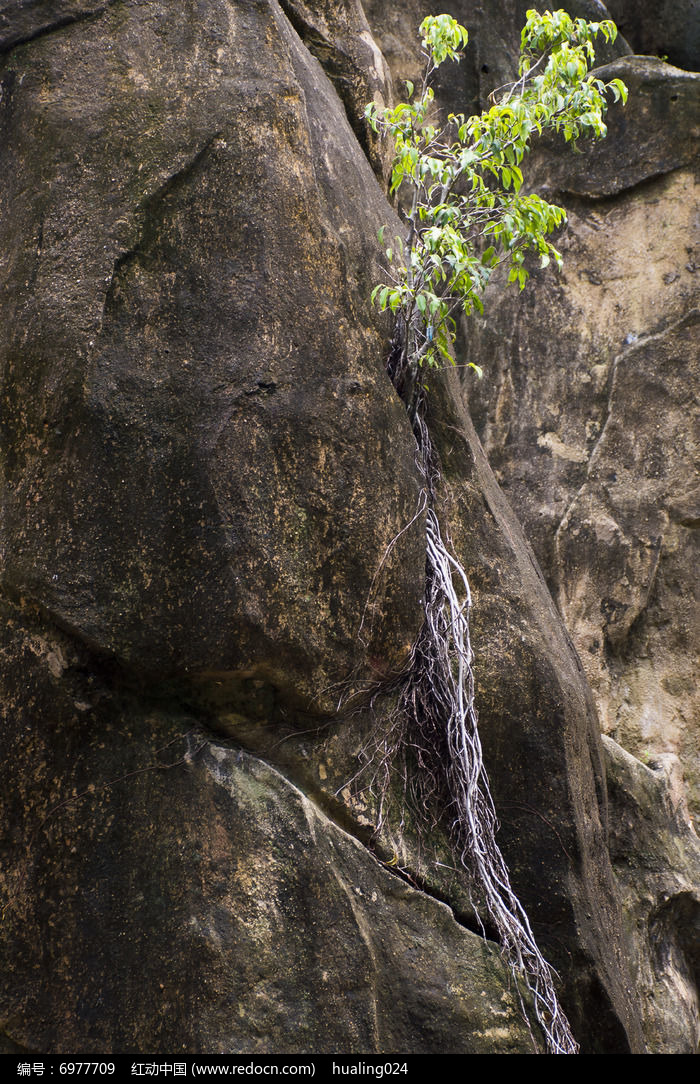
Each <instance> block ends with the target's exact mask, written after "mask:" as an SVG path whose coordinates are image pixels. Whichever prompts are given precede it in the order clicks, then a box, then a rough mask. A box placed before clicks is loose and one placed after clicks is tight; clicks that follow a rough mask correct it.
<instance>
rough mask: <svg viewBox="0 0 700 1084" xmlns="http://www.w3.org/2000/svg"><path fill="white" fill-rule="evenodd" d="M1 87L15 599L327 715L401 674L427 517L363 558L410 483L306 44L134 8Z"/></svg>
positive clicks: (252, 24) (403, 438)
mask: <svg viewBox="0 0 700 1084" xmlns="http://www.w3.org/2000/svg"><path fill="white" fill-rule="evenodd" d="M263 43H265V45H264V48H263V47H261V46H262V44H263ZM154 58H156V59H155V62H154ZM2 88H3V90H2V120H1V121H0V123H2V148H3V157H4V163H3V175H4V176H6V177H7V178H8V183H7V184H5V185H3V189H2V195H1V196H0V199H1V200H2V237H1V238H0V244H1V245H2V250H3V253H4V262H3V269H2V274H3V291H4V293H3V296H4V310H5V319H4V320H3V324H2V331H1V332H0V335H1V336H2V344H1V346H0V349H1V351H2V356H3V374H2V391H1V392H0V395H1V396H2V441H3V448H4V451H5V456H4V461H3V472H4V479H3V506H4V512H3V546H4V551H5V560H4V565H3V569H2V578H3V583H4V585H5V590H7V591H9V592H11V593H12V594H13V596H14V597H19V596H22V597H23V598H29V599H32V600H34V601H36V602H39V603H41V605H42V606H44V607H45V608H46V609H47V610H48V611H49V612H50V613H51V615H52V618H53V619H54V620H55V621H56V622H58V623H60V624H61V625H62V626H63V627H65V628H70V629H72V630H73V631H74V632H75V633H76V635H78V636H80V637H81V638H83V639H85V640H86V641H89V642H90V643H91V644H92V645H94V647H95V648H97V649H98V650H101V651H104V652H107V653H109V654H112V655H114V656H116V657H117V658H119V659H120V660H121V661H123V662H125V663H126V664H128V665H130V666H134V667H137V668H140V669H142V670H143V671H144V672H146V673H148V674H149V676H150V678H151V679H152V680H163V679H165V680H174V679H179V680H186V679H188V678H190V677H191V678H192V679H194V680H196V681H198V682H200V681H201V680H202V679H205V680H206V675H215V676H216V677H217V680H228V681H229V682H230V683H231V686H232V695H235V694H236V692H237V686H238V683H239V682H240V680H243V679H244V678H248V677H250V676H251V675H252V676H255V677H257V678H260V679H261V680H265V681H269V682H270V683H271V684H272V685H273V686H274V687H275V689H276V690H278V691H280V695H281V696H282V698H283V699H284V698H285V697H287V698H291V699H294V700H301V701H306V702H307V703H308V702H309V701H312V700H313V701H315V702H316V706H317V707H322V708H323V707H327V706H328V703H329V701H328V700H327V699H325V698H324V696H323V693H322V690H324V689H325V688H326V687H327V686H329V685H330V684H332V683H333V682H334V681H338V680H341V679H344V678H346V677H347V676H348V674H349V673H350V672H351V671H352V670H353V669H355V668H359V670H360V673H362V672H364V673H365V675H366V674H367V673H368V672H370V673H372V672H380V673H381V672H387V671H390V670H391V669H392V668H395V667H396V666H398V665H400V664H401V662H402V661H403V658H404V657H405V654H406V652H407V650H408V648H409V646H410V643H411V641H412V639H413V637H414V635H415V632H416V628H417V622H418V616H419V598H420V579H421V575H422V567H423V554H422V542H421V537H420V531H419V529H418V528H417V527H416V529H414V530H413V531H409V532H408V533H406V534H404V535H402V537H401V539H400V540H399V542H398V543H397V545H396V546H395V547H394V550H393V552H392V554H391V555H390V556H389V558H388V560H387V561H385V562H384V564H383V574H382V575H380V576H378V575H377V574H378V570H379V567H380V564H382V559H383V557H384V553H385V550H386V547H387V545H388V544H389V542H391V540H392V539H393V538H394V536H395V535H396V534H397V533H398V531H399V530H400V529H401V528H402V527H403V526H404V524H405V523H406V522H407V521H408V520H409V519H411V517H412V516H413V513H414V511H415V508H416V502H417V484H416V480H415V470H414V467H413V461H412V452H411V447H412V438H411V435H410V431H409V428H408V425H407V422H406V420H405V417H404V415H403V412H402V409H401V406H400V404H399V403H397V402H396V400H395V398H394V397H393V395H392V393H391V388H390V387H389V386H388V384H387V381H386V378H385V376H384V373H383V371H382V360H381V357H382V344H381V342H382V341H381V338H380V337H379V336H378V335H377V332H376V329H375V327H374V326H373V323H372V316H371V311H370V307H369V294H370V292H371V285H372V282H373V274H374V273H373V268H374V258H375V234H376V229H377V228H378V227H379V225H380V224H381V223H382V222H383V221H384V216H385V213H386V211H385V208H386V205H385V203H384V200H383V197H382V195H381V192H380V191H379V188H378V187H377V185H376V182H375V179H374V176H373V173H372V170H371V168H370V166H369V165H368V163H367V161H366V159H365V158H364V156H363V155H362V154H361V153H360V152H359V149H358V146H357V143H356V140H355V138H354V136H353V134H352V131H351V128H350V126H349V124H348V122H347V120H346V118H345V114H344V111H343V109H342V107H341V105H340V102H339V100H338V98H337V96H336V94H335V92H334V91H333V89H332V87H331V86H330V84H329V83H328V81H327V79H326V78H325V76H324V75H323V73H322V72H321V69H320V67H319V66H318V64H317V63H316V61H314V60H313V59H312V58H311V57H310V56H309V54H308V53H307V52H306V50H305V49H304V48H303V47H302V46H301V43H300V42H299V39H298V38H297V36H296V34H295V33H294V31H293V29H292V28H291V27H290V25H289V24H288V22H287V21H286V19H285V18H284V17H283V15H282V14H281V12H280V11H279V9H278V8H277V6H276V5H275V4H267V3H256V4H252V5H231V4H228V3H212V4H209V5H206V16H204V15H203V13H202V12H201V11H200V8H199V5H197V4H182V5H178V7H177V9H176V10H173V11H172V12H169V14H168V15H167V17H166V16H165V15H164V14H163V12H162V11H161V10H160V9H159V8H158V7H157V6H154V5H153V4H144V3H127V4H120V5H118V7H117V8H114V9H113V8H109V9H108V10H106V11H104V12H103V13H102V14H101V15H100V16H99V18H97V17H96V18H91V19H90V20H86V21H82V22H76V23H73V24H71V25H69V26H66V27H63V28H58V29H54V30H52V32H50V33H49V32H45V33H43V34H42V35H41V36H40V37H38V38H36V39H35V40H33V41H31V42H29V43H28V44H27V45H24V46H21V47H18V48H15V49H14V50H13V51H12V52H10V53H8V54H7V55H6V57H5V59H4V63H3V67H2ZM358 222H362V224H363V227H362V229H361V230H358V228H357V224H358ZM368 604H369V607H370V611H371V612H373V613H374V616H375V618H376V620H375V621H374V622H372V623H368V622H366V623H365V627H366V628H369V627H370V625H371V627H372V628H373V629H374V631H375V634H376V636H375V640H374V642H373V643H370V644H368V645H365V646H364V647H363V646H362V645H361V644H360V641H359V639H358V630H359V627H360V623H361V621H362V617H363V614H364V613H365V608H366V606H367V605H368ZM368 657H371V663H368Z"/></svg>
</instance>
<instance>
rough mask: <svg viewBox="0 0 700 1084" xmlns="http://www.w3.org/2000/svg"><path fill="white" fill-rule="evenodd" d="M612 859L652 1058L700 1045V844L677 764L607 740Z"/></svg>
mask: <svg viewBox="0 0 700 1084" xmlns="http://www.w3.org/2000/svg"><path fill="white" fill-rule="evenodd" d="M603 748H604V751H605V762H606V767H607V776H608V793H609V796H610V826H611V830H610V853H611V856H612V860H613V866H614V869H615V873H616V875H617V878H618V883H619V884H620V886H621V888H622V892H623V901H624V903H623V906H624V911H625V929H626V932H627V938H628V945H629V948H628V951H629V957H630V961H631V964H632V971H633V977H634V984H635V989H636V991H637V994H638V997H639V1004H640V1007H641V1011H642V1014H643V1016H644V1021H645V1035H646V1040H647V1045H648V1049H649V1052H650V1053H668V1054H671V1053H673V1054H696V1053H697V1051H698V1047H699V1045H700V1002H699V1000H698V991H699V990H700V840H698V837H697V835H696V834H695V831H694V829H693V827H692V824H691V823H690V820H689V815H688V808H687V806H686V802H685V796H684V793H683V777H682V772H681V770H680V764H679V762H678V758H677V757H675V756H673V755H672V754H668V753H667V754H662V755H660V756H659V757H656V758H654V757H649V758H647V759H648V763H647V764H642V763H641V762H640V761H639V760H636V759H635V758H634V757H633V756H631V755H630V754H629V753H626V752H625V750H624V749H622V748H621V747H620V746H619V745H618V744H617V743H616V742H614V741H613V740H612V739H611V738H604V739H603Z"/></svg>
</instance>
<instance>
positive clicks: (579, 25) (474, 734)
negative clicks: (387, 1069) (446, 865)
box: [366, 11, 627, 1054]
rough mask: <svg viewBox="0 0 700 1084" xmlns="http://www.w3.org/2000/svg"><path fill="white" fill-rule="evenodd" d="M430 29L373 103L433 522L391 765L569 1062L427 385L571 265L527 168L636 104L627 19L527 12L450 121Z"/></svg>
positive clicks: (396, 351) (444, 21) (408, 395)
mask: <svg viewBox="0 0 700 1084" xmlns="http://www.w3.org/2000/svg"><path fill="white" fill-rule="evenodd" d="M420 32H421V35H422V44H423V50H424V55H425V60H426V63H425V70H424V73H423V78H422V83H421V86H420V89H419V90H418V92H416V88H415V87H414V85H413V84H412V83H410V82H408V83H407V85H406V86H407V91H408V101H406V102H401V103H400V104H399V105H397V106H395V107H394V108H393V109H379V108H378V107H377V106H376V105H375V104H374V103H372V104H370V105H368V106H367V111H366V112H367V118H368V120H369V122H370V124H371V125H372V127H373V128H374V129H375V131H381V132H383V133H384V134H386V135H389V136H392V137H393V139H394V146H395V158H394V167H393V172H392V179H391V190H392V192H396V191H397V190H398V189H399V188H401V186H402V185H403V186H405V188H406V189H407V191H408V195H409V202H410V210H409V211H408V213H407V228H406V233H405V235H404V236H403V237H397V238H396V243H395V246H393V247H389V248H387V249H386V256H387V259H388V261H389V264H390V268H391V270H390V272H389V276H388V277H389V279H390V281H389V282H385V283H380V284H379V285H378V286H376V287H375V289H374V291H373V294H372V298H373V300H374V301H376V302H377V304H378V305H379V308H380V309H381V310H385V309H389V310H390V311H391V312H392V313H394V315H395V316H396V330H395V335H394V339H393V343H392V352H391V355H390V357H389V360H388V362H387V368H388V371H389V374H390V375H391V377H392V379H393V381H394V383H395V385H396V387H397V390H398V391H399V393H400V394H401V395H402V397H403V399H404V402H405V404H406V408H407V410H408V413H409V417H410V419H411V423H412V425H413V432H414V434H415V437H416V441H417V444H418V456H417V459H416V462H417V465H418V467H419V470H420V472H421V474H422V476H423V483H424V495H425V502H424V503H425V515H426V571H425V587H424V591H423V609H424V621H423V626H422V628H421V631H420V633H419V636H418V639H417V641H416V643H415V645H414V647H413V651H412V655H411V662H410V666H409V668H408V669H407V671H406V673H405V674H404V675H403V677H402V679H401V683H400V689H399V697H398V707H397V712H396V716H395V719H394V725H393V727H392V728H390V734H389V735H388V736H387V738H386V741H385V744H384V751H383V753H381V752H380V756H382V759H383V761H384V768H385V770H386V769H387V767H388V763H389V762H390V761H391V760H392V758H393V757H394V756H395V755H396V753H397V751H399V750H401V749H411V750H412V752H413V753H414V755H415V758H416V764H417V765H418V778H417V783H416V789H417V791H418V794H419V796H420V800H421V805H422V806H423V807H424V808H428V807H430V804H431V800H437V801H438V802H439V803H440V804H441V806H442V809H443V814H444V817H445V819H446V823H447V826H448V830H449V832H450V834H451V838H452V842H453V845H454V847H455V849H456V851H457V853H458V854H459V856H460V858H461V860H462V862H463V863H464V865H465V867H466V868H467V869H468V870H469V872H470V874H471V878H472V883H473V885H474V886H475V887H476V888H477V890H478V893H479V895H480V897H481V900H482V901H483V904H484V906H485V908H486V911H487V912H488V915H489V917H490V920H491V922H492V923H493V925H494V927H495V929H496V930H497V931H498V936H499V938H500V941H501V947H502V951H503V953H504V955H505V957H506V959H507V961H508V963H509V965H510V967H511V968H512V970H513V972H514V973H516V974H518V975H519V976H521V977H522V979H523V980H524V982H525V984H526V986H527V987H528V989H529V990H530V992H531V995H532V998H533V1003H534V1010H535V1014H536V1016H537V1019H538V1021H539V1023H540V1025H541V1027H542V1030H543V1032H544V1035H545V1038H546V1042H547V1048H548V1050H549V1051H550V1052H552V1053H563V1054H572V1053H576V1052H577V1050H578V1045H577V1043H576V1040H575V1039H574V1037H573V1035H572V1033H571V1029H570V1027H569V1023H568V1020H567V1019H566V1016H565V1015H564V1013H563V1012H562V1009H561V1007H560V1005H559V1002H558V998H557V994H556V989H555V983H554V975H553V972H552V969H551V968H550V966H549V964H548V963H547V962H546V960H545V959H544V957H543V956H542V954H541V952H540V950H539V948H538V947H537V943H536V941H535V938H534V936H533V933H532V929H531V927H530V923H529V921H528V917H527V915H526V913H525V910H524V909H523V907H522V904H521V903H520V901H519V900H518V898H517V896H516V895H515V893H514V891H513V889H512V887H511V884H510V877H509V874H508V870H507V868H506V864H505V861H504V859H503V856H502V854H501V852H500V849H499V847H498V844H497V842H496V827H497V818H496V812H495V809H494V805H493V800H492V797H491V793H490V790H489V783H488V777H487V775H486V771H485V769H484V765H483V759H482V751H481V741H480V738H479V729H478V716H477V711H476V706H475V701H474V676H473V673H472V658H473V654H472V648H471V644H470V639H469V610H470V606H471V592H470V588H469V581H468V578H467V574H466V572H465V570H464V568H463V566H462V564H461V563H460V561H459V560H458V558H457V557H456V556H455V555H454V554H453V553H452V552H450V549H449V546H448V545H446V543H445V541H444V539H443V537H442V532H441V529H440V522H439V519H438V516H437V513H436V489H437V485H438V482H439V478H440V472H439V462H438V457H437V455H436V453H435V450H434V448H433V445H432V441H431V438H430V432H429V429H428V426H427V424H426V419H425V405H426V396H425V389H424V387H423V386H422V382H421V381H420V380H419V379H418V374H419V372H420V370H421V368H422V367H423V366H439V365H440V364H441V363H442V362H441V359H444V360H446V361H447V362H449V363H454V353H453V347H454V339H455V334H456V323H455V314H456V313H458V311H459V310H460V309H461V310H463V311H464V312H467V313H468V312H471V311H472V310H473V309H474V308H476V309H478V310H479V311H483V308H482V302H481V296H482V294H483V292H484V290H485V288H486V285H487V283H488V281H489V279H490V277H491V275H492V274H493V272H494V270H495V269H496V268H497V267H498V266H499V265H504V266H505V268H506V269H507V273H508V274H507V277H508V280H509V281H510V282H517V283H518V285H519V287H520V289H522V288H523V287H524V285H525V282H526V281H527V277H528V272H527V269H526V267H525V257H526V254H527V253H528V252H535V253H537V254H538V255H539V257H540V263H541V265H542V266H543V267H544V266H546V265H547V264H548V263H549V262H550V260H551V259H554V261H555V262H556V263H557V264H560V263H561V257H560V255H559V253H558V252H557V250H556V248H555V247H554V245H553V244H552V243H551V242H550V241H548V239H547V237H548V235H549V234H550V233H551V232H552V230H554V229H556V227H558V226H560V225H561V224H562V222H563V221H564V217H565V216H564V211H563V209H562V208H561V207H556V206H554V205H552V204H549V203H547V202H546V201H545V200H543V199H541V197H539V196H537V195H535V194H533V193H526V192H525V191H523V174H522V172H521V169H520V165H521V163H522V161H523V159H524V157H525V155H526V153H527V151H528V150H529V149H530V146H531V140H532V138H533V136H534V135H535V134H541V133H542V132H544V131H555V132H562V133H563V135H564V138H565V139H566V140H567V141H568V142H573V143H575V142H576V140H577V139H578V138H579V137H580V136H584V135H592V136H594V137H602V136H604V135H605V133H606V129H605V124H604V123H603V115H604V113H605V109H606V102H605V97H604V95H605V93H606V91H608V90H610V91H611V92H612V94H613V96H614V97H615V98H616V99H619V98H622V99H623V101H625V100H626V98H627V89H626V87H625V86H624V84H623V83H622V82H621V81H620V80H619V79H613V80H612V81H611V82H610V83H608V84H605V83H603V82H602V81H601V80H600V79H597V78H596V77H595V76H593V75H589V74H588V70H589V65H590V64H591V63H592V62H593V60H594V53H593V44H592V42H593V39H594V38H595V37H596V35H598V34H602V35H603V37H604V38H605V39H606V40H607V41H612V40H614V38H615V36H616V33H617V31H616V27H615V25H614V23H612V22H601V23H587V22H585V21H584V20H583V19H572V18H571V17H570V16H569V15H567V14H566V12H564V11H556V12H554V13H552V12H549V11H547V12H545V13H544V14H543V15H539V14H538V13H537V12H536V11H529V12H528V13H527V23H526V25H525V28H524V30H523V32H522V39H521V57H520V64H519V68H518V79H517V80H516V81H515V82H514V83H512V84H510V85H509V86H507V87H503V88H501V89H500V91H497V92H494V94H493V95H492V96H491V97H492V99H493V104H492V105H491V108H490V109H489V110H487V111H486V112H484V113H482V114H480V115H479V116H474V117H469V118H468V119H466V118H465V117H464V116H463V115H461V114H450V115H449V116H448V118H447V122H446V123H445V124H442V125H438V124H436V123H435V122H434V121H433V120H432V118H431V106H432V103H433V100H434V94H433V90H432V87H431V79H432V77H433V75H434V73H435V71H436V69H437V68H438V67H439V66H440V64H442V63H443V61H445V60H448V59H450V60H459V59H460V57H461V56H462V47H463V46H464V45H466V44H467V31H466V30H465V29H464V27H463V26H460V25H459V23H457V22H456V21H455V20H454V19H452V18H451V17H450V16H449V15H438V16H430V17H429V18H427V19H424V20H423V22H422V23H421V27H420ZM380 240H382V241H383V231H380ZM473 368H475V369H477V371H479V372H480V370H478V367H477V366H476V365H474V366H473ZM523 1012H524V1014H525V1016H526V1018H527V1014H526V1013H525V1009H524V1008H523Z"/></svg>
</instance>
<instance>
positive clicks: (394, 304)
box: [365, 11, 627, 378]
mask: <svg viewBox="0 0 700 1084" xmlns="http://www.w3.org/2000/svg"><path fill="white" fill-rule="evenodd" d="M420 33H421V39H422V41H421V43H422V47H423V55H424V56H425V68H424V71H423V77H422V82H421V85H420V87H418V88H416V87H415V86H414V84H413V83H411V82H410V81H408V80H407V82H406V94H407V101H405V102H400V103H399V104H398V105H397V106H395V107H394V108H379V107H378V106H377V105H376V104H375V103H374V102H371V103H370V104H369V105H368V106H367V108H366V110H365V115H366V117H367V119H368V121H369V123H370V125H371V126H372V128H373V129H374V131H375V132H381V133H382V134H384V135H387V136H390V137H391V138H392V139H393V141H394V148H395V153H394V163H393V170H392V177H391V192H392V193H394V192H397V191H398V189H399V188H400V187H401V186H402V185H403V186H404V187H405V189H406V190H407V191H408V198H409V199H410V211H408V212H407V232H406V234H405V236H404V237H397V238H396V241H395V245H393V246H391V247H389V248H387V249H386V257H387V260H388V261H389V265H390V270H389V271H388V278H389V280H390V281H389V282H383V283H380V284H379V285H378V286H377V287H376V288H375V289H374V291H373V293H372V301H373V302H374V303H376V304H377V305H378V307H379V309H380V310H382V311H384V310H385V309H389V310H391V312H392V313H394V314H395V315H396V316H397V321H398V322H399V325H400V327H401V329H402V334H403V343H402V352H403V362H404V364H405V365H406V366H407V367H408V369H409V371H410V372H411V374H412V376H413V377H414V378H415V373H416V371H417V369H418V367H419V366H421V365H432V366H436V365H439V364H440V361H439V359H440V357H442V358H444V359H445V360H446V361H448V362H453V355H452V351H451V347H452V344H453V342H454V337H455V333H456V324H455V319H454V314H455V313H458V312H459V311H460V310H462V311H464V312H466V313H469V312H471V311H473V309H475V308H476V309H477V310H478V311H479V312H483V304H482V301H481V295H482V294H483V292H484V290H485V288H486V285H487V283H488V281H489V279H490V277H491V275H492V274H493V272H494V270H495V269H496V268H497V267H498V266H499V265H501V264H503V265H504V266H505V268H506V269H507V273H508V281H509V282H517V283H518V285H519V287H520V289H522V288H523V287H524V285H525V282H526V280H527V278H528V271H527V269H526V267H525V256H526V253H528V252H535V253H537V254H538V255H539V257H540V266H541V267H546V266H547V264H548V263H549V262H550V260H551V259H553V260H554V261H555V263H556V264H557V265H558V266H561V256H560V254H559V252H558V251H557V249H556V248H555V247H554V245H553V244H552V243H551V242H550V241H548V240H547V236H548V234H550V233H551V232H552V231H553V230H555V229H556V228H557V227H558V226H561V225H562V223H563V222H564V221H565V213H564V210H563V208H561V207H557V206H556V205H554V204H550V203H547V201H546V200H544V199H542V198H541V197H540V196H538V195H536V194H535V193H532V192H526V191H524V189H523V174H522V171H521V168H520V167H521V163H522V161H523V159H524V157H525V155H526V154H527V153H528V151H529V150H530V149H531V141H532V139H533V137H534V136H535V135H541V134H542V133H543V132H546V131H554V132H560V133H562V134H563V136H564V138H565V139H566V141H567V142H570V143H574V144H575V142H576V140H578V139H579V138H580V137H585V136H592V137H593V138H603V137H604V136H605V135H606V127H605V124H604V123H603V116H604V114H605V111H606V108H607V103H606V99H605V95H606V92H608V91H610V92H611V93H612V95H613V97H614V99H615V100H616V101H617V100H619V99H622V101H623V103H624V102H626V100H627V88H626V87H625V85H624V83H623V82H622V81H621V80H620V79H613V80H611V81H610V82H609V83H603V82H602V80H600V79H598V78H596V77H595V76H594V75H589V68H590V66H591V65H592V63H593V61H594V59H595V54H594V50H593V40H594V38H595V37H596V36H597V35H601V36H602V37H603V38H604V39H605V40H606V41H614V40H615V37H616V35H617V28H616V26H615V24H614V23H613V22H610V21H607V20H606V21H605V22H599V23H591V22H586V21H585V20H584V19H572V18H571V16H570V15H568V14H567V13H566V12H565V11H555V12H551V11H545V12H544V14H542V15H540V14H539V13H538V12H537V11H528V13H527V22H526V24H525V27H524V29H523V31H522V35H521V55H520V61H519V66H518V78H517V80H516V81H515V82H514V83H512V84H509V85H507V86H505V87H502V88H500V89H499V90H498V91H495V92H494V93H493V94H492V95H491V101H492V102H493V104H492V106H491V108H490V109H488V110H486V111H485V112H483V113H481V114H480V115H478V116H472V117H465V116H464V114H461V113H451V114H450V115H449V116H448V118H447V122H446V123H444V124H440V123H438V122H437V121H436V120H435V119H434V118H433V112H434V108H433V101H434V97H435V95H434V91H433V89H432V86H431V81H432V78H433V76H434V73H435V71H436V69H437V68H438V67H439V66H440V65H441V64H442V63H443V62H444V61H446V60H454V61H459V60H460V59H461V57H462V56H463V48H464V46H465V45H466V44H467V40H468V34H467V31H466V30H465V28H464V27H463V26H460V25H459V23H458V22H457V21H456V20H455V19H453V18H451V16H449V15H435V16H428V18H426V19H424V20H423V22H422V23H421V26H420ZM379 240H380V243H384V230H383V229H382V230H380V233H379ZM472 367H473V368H474V369H477V371H478V372H479V375H480V370H479V369H478V367H477V366H475V365H473V366H472Z"/></svg>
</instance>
